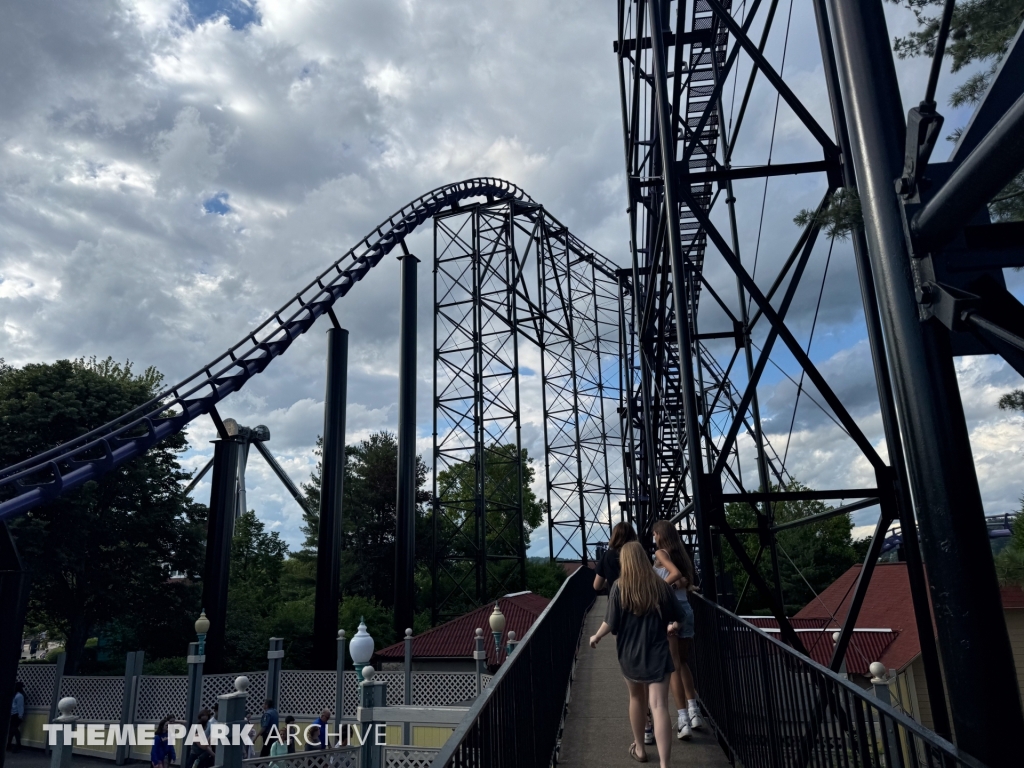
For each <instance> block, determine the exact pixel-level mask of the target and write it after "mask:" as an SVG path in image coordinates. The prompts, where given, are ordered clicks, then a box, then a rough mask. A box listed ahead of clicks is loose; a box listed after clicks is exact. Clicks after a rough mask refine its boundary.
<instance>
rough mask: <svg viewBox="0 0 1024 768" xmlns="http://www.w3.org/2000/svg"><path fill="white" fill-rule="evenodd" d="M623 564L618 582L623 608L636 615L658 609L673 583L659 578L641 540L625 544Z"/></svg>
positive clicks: (622, 552)
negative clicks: (669, 583) (669, 584)
mask: <svg viewBox="0 0 1024 768" xmlns="http://www.w3.org/2000/svg"><path fill="white" fill-rule="evenodd" d="M619 566H620V568H621V572H620V575H619V579H618V581H616V582H615V583H616V584H618V585H619V602H620V603H621V604H622V607H623V609H625V610H627V611H630V612H631V613H632V614H633V615H635V616H643V615H645V614H648V613H650V612H651V611H654V610H656V609H657V608H658V603H659V602H661V600H662V599H664V598H665V596H666V592H667V591H668V590H669V589H670V587H669V586H668V584H666V583H665V582H664V581H662V580H661V579H659V578H658V574H656V573H655V572H654V568H653V566H652V565H651V563H650V561H649V560H648V559H647V555H646V554H645V553H644V548H643V547H641V546H640V543H639V542H637V541H630V542H627V543H626V544H623V545H622V549H621V550H619ZM669 597H671V595H669Z"/></svg>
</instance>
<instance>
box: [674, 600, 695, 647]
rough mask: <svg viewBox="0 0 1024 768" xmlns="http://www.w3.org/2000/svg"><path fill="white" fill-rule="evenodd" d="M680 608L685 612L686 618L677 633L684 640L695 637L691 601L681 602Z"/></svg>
mask: <svg viewBox="0 0 1024 768" xmlns="http://www.w3.org/2000/svg"><path fill="white" fill-rule="evenodd" d="M679 607H680V608H681V609H682V610H683V615H684V616H685V617H686V618H685V619H683V622H682V624H681V625H680V626H679V631H678V632H677V633H676V634H677V635H678V636H679V637H682V638H692V637H693V607H692V606H691V605H690V601H689V600H685V601H684V600H680V601H679Z"/></svg>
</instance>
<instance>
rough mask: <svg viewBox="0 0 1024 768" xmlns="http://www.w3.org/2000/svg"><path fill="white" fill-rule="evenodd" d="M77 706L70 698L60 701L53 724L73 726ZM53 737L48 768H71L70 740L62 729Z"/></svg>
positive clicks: (71, 746) (71, 745)
mask: <svg viewBox="0 0 1024 768" xmlns="http://www.w3.org/2000/svg"><path fill="white" fill-rule="evenodd" d="M61 655H63V654H61ZM77 706H78V702H77V701H75V699H73V698H72V697H70V696H68V697H67V698H64V699H61V700H60V702H59V703H58V704H57V708H58V709H59V710H60V717H57V718H56V719H55V720H54V722H55V723H60V724H62V725H64V724H67V725H69V726H73V725H74V724H75V723H77V722H78V718H77V717H75V715H74V714H73V713H74V711H75V708H76V707H77ZM55 735H56V737H57V744H56V747H57V748H56V749H54V750H53V752H52V754H51V755H50V768H71V750H72V749H73V748H74V747H73V743H72V740H71V738H70V737H69V738H65V734H64V729H63V728H61V729H59V730H58V731H57V733H56V734H55ZM46 743H47V744H49V743H50V740H49V739H47V740H46Z"/></svg>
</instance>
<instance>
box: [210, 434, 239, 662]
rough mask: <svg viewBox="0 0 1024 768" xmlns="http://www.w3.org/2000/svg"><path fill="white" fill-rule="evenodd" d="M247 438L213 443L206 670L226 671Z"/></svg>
mask: <svg viewBox="0 0 1024 768" xmlns="http://www.w3.org/2000/svg"><path fill="white" fill-rule="evenodd" d="M245 444H246V441H245V438H243V437H229V438H227V439H226V440H215V441H214V443H213V482H212V485H213V487H212V489H211V491H210V514H209V518H208V519H207V524H206V565H205V567H204V570H203V609H204V610H205V611H206V617H207V618H208V619H209V620H210V631H209V632H208V633H207V635H206V662H205V664H204V666H203V668H204V670H205V671H207V672H209V673H211V674H216V673H220V672H224V671H225V669H224V667H225V665H224V637H225V635H224V629H225V624H226V623H227V617H228V581H229V577H230V574H231V537H232V535H233V534H234V530H235V517H236V516H237V506H238V493H237V490H238V468H239V466H240V465H241V463H242V454H243V451H245Z"/></svg>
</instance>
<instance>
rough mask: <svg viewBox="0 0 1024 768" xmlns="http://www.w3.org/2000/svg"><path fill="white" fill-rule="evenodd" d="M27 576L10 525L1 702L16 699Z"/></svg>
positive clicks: (0, 547)
mask: <svg viewBox="0 0 1024 768" xmlns="http://www.w3.org/2000/svg"><path fill="white" fill-rule="evenodd" d="M28 582H29V579H28V574H27V573H25V569H24V568H23V567H22V564H21V558H19V557H18V550H17V547H15V545H14V538H13V537H12V536H11V532H10V530H9V529H8V528H7V523H3V524H2V527H0V702H4V703H5V704H4V705H5V706H7V704H6V702H9V701H11V699H13V698H14V683H15V681H16V680H17V677H18V664H19V662H20V659H21V635H22V632H23V631H24V628H25V610H26V608H27V607H28ZM7 712H8V710H7V709H4V710H3V711H2V716H3V724H2V725H0V735H2V736H3V737H4V741H3V743H4V749H2V750H0V768H3V765H4V758H5V757H6V755H7V749H6V744H7V738H8V728H9V727H10V718H9V717H7Z"/></svg>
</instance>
